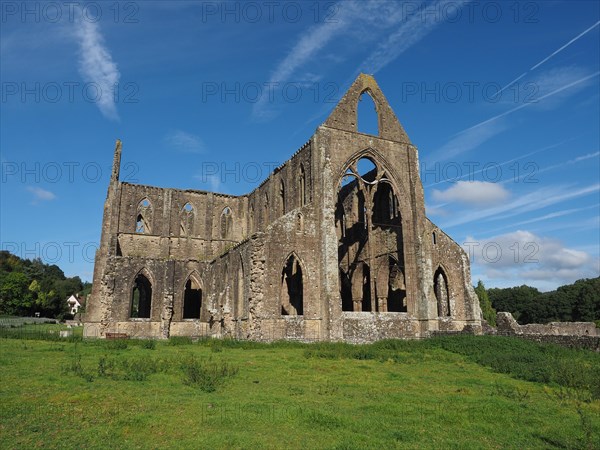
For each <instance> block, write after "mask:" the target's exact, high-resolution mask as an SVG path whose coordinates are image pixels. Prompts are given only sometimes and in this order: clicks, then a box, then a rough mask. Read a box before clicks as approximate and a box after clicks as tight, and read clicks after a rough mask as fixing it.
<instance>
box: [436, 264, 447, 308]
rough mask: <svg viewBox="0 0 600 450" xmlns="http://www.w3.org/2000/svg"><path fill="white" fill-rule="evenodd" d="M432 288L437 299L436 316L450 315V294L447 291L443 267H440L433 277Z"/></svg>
mask: <svg viewBox="0 0 600 450" xmlns="http://www.w3.org/2000/svg"><path fill="white" fill-rule="evenodd" d="M433 290H434V292H435V298H436V300H437V307H438V316H439V317H448V316H450V296H449V293H448V279H447V278H446V274H445V273H444V271H443V269H442V268H441V267H440V268H438V270H437V271H436V272H435V275H434V277H433Z"/></svg>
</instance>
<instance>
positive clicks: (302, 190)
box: [298, 164, 306, 207]
mask: <svg viewBox="0 0 600 450" xmlns="http://www.w3.org/2000/svg"><path fill="white" fill-rule="evenodd" d="M298 194H299V195H298V197H299V200H300V206H301V207H302V206H304V205H306V173H305V172H304V165H303V164H300V175H299V177H298Z"/></svg>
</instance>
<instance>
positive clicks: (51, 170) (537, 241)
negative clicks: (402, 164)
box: [0, 0, 600, 290]
mask: <svg viewBox="0 0 600 450" xmlns="http://www.w3.org/2000/svg"><path fill="white" fill-rule="evenodd" d="M0 5H1V13H2V17H1V19H0V27H1V31H0V39H1V42H0V44H1V46H0V56H1V67H0V77H1V85H2V91H1V95H2V97H1V103H0V107H1V123H0V136H1V137H0V157H1V163H2V180H1V184H0V188H1V193H0V200H1V210H0V214H1V217H0V243H1V247H2V249H7V250H11V251H12V252H13V253H16V254H18V255H20V256H22V257H29V258H32V257H36V256H40V257H42V259H44V260H45V261H47V262H50V263H56V264H58V265H59V266H60V267H61V268H63V269H64V270H65V272H66V273H67V275H79V276H81V277H82V278H83V279H85V280H91V278H92V270H93V256H94V250H95V248H96V246H97V243H98V241H99V238H100V227H101V220H102V207H103V202H104V199H105V195H106V188H107V184H108V177H109V170H110V165H111V162H112V157H113V149H114V143H115V140H116V139H117V138H120V139H122V141H123V160H122V172H121V174H122V179H124V180H125V181H132V182H133V181H135V182H138V183H143V184H150V185H155V186H162V187H177V188H186V189H187V188H191V189H201V190H217V191H220V192H225V193H230V194H243V193H246V192H249V191H250V190H252V189H253V188H254V187H255V186H257V185H258V183H259V182H260V181H261V180H262V179H264V178H265V177H266V176H267V175H268V173H269V171H270V170H271V169H272V168H273V167H274V166H275V165H277V164H279V163H281V162H284V161H285V160H287V159H288V158H289V157H290V156H291V155H292V153H293V152H294V151H295V150H296V149H297V148H299V147H300V146H301V145H302V144H303V143H304V142H305V141H307V140H308V139H309V138H310V136H311V135H312V134H313V133H314V130H315V129H316V127H317V126H319V124H321V123H322V122H323V121H324V120H325V119H326V117H327V115H328V113H329V112H330V111H331V109H332V108H333V106H334V105H335V103H336V101H337V100H339V98H340V97H341V95H342V94H343V93H344V92H345V90H346V89H347V88H348V87H349V85H350V83H351V82H352V80H353V79H354V78H355V77H356V75H357V74H358V73H359V72H361V71H362V72H366V73H371V74H374V75H375V77H376V79H377V81H378V83H379V85H380V86H381V88H382V90H383V91H384V93H385V95H386V97H387V98H388V100H389V102H390V104H391V106H392V108H393V109H394V111H395V112H396V115H397V116H398V118H399V120H400V122H401V123H402V124H403V126H404V128H405V129H406V131H407V133H408V135H409V136H410V138H411V140H412V141H413V143H414V144H415V145H416V146H417V147H418V148H419V156H420V160H421V177H422V181H423V185H424V188H425V196H426V206H427V212H428V216H429V217H430V218H431V219H432V220H433V221H434V222H435V223H436V224H438V225H439V226H440V227H442V228H443V229H444V230H445V231H446V232H447V233H448V234H449V235H450V236H452V237H453V238H454V239H455V240H456V241H457V242H458V243H459V244H461V245H462V246H463V247H464V248H465V249H467V250H468V251H469V252H470V254H471V261H472V274H473V280H474V282H476V280H477V279H482V280H483V281H484V282H485V283H486V285H487V286H488V287H492V286H499V287H503V286H513V285H520V284H523V283H526V284H529V285H532V286H536V287H538V288H540V289H542V290H548V289H553V288H555V287H556V286H558V285H561V284H565V283H568V282H572V281H574V280H576V279H578V278H583V277H594V276H598V275H599V272H600V268H599V266H600V263H599V247H600V241H599V240H600V232H599V230H600V185H599V183H600V160H599V147H600V142H599V141H600V136H599V135H600V129H599V126H600V125H599V124H600V109H599V105H600V88H599V86H600V83H599V81H600V76H599V71H600V61H599V58H600V57H599V55H600V48H599V47H600V45H599V42H600V39H599V36H600V23H599V19H600V10H599V8H600V6H599V5H600V3H599V2H595V1H540V2H532V1H525V2H502V1H497V2H468V1H442V0H440V1H430V2H413V1H407V2H398V1H392V2H387V1H368V0H361V1H357V2H354V1H349V0H346V1H342V2H339V3H335V2H316V1H314V2H313V1H303V2H287V1H282V2H275V3H269V2H243V3H238V2H226V3H225V2H192V1H186V2H159V1H149V2H144V1H142V2H121V3H114V2H86V3H83V2H81V3H77V4H72V6H70V4H69V3H61V2H54V3H43V2H29V3H22V2H9V1H3V2H1V3H0ZM361 123H363V122H361ZM364 123H366V124H367V125H366V126H368V119H364ZM365 131H368V130H366V129H365Z"/></svg>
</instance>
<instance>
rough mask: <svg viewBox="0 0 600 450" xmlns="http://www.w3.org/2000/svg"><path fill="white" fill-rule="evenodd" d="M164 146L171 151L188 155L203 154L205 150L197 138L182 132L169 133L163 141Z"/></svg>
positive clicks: (200, 140)
mask: <svg viewBox="0 0 600 450" xmlns="http://www.w3.org/2000/svg"><path fill="white" fill-rule="evenodd" d="M164 142H165V144H166V145H167V146H168V147H169V148H172V149H175V150H179V151H182V152H188V153H203V152H204V151H205V149H206V147H205V145H204V142H203V141H202V139H201V138H200V137H199V136H196V135H194V134H191V133H187V132H185V131H182V130H175V131H172V132H170V133H169V134H168V135H167V136H166V137H165V139H164Z"/></svg>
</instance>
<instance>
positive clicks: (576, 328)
mask: <svg viewBox="0 0 600 450" xmlns="http://www.w3.org/2000/svg"><path fill="white" fill-rule="evenodd" d="M496 327H497V330H498V333H509V334H545V335H553V336H558V335H563V336H598V335H600V332H599V330H598V328H596V324H595V323H594V322H550V323H546V324H541V323H530V324H526V325H520V324H519V323H518V322H517V321H516V320H515V318H514V317H513V316H512V314H511V313H509V312H499V313H497V314H496Z"/></svg>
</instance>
